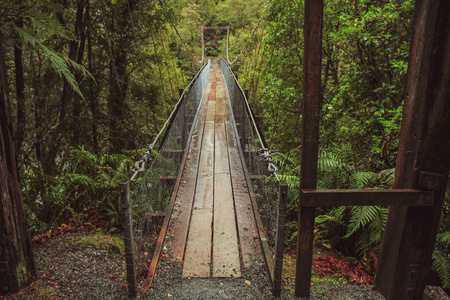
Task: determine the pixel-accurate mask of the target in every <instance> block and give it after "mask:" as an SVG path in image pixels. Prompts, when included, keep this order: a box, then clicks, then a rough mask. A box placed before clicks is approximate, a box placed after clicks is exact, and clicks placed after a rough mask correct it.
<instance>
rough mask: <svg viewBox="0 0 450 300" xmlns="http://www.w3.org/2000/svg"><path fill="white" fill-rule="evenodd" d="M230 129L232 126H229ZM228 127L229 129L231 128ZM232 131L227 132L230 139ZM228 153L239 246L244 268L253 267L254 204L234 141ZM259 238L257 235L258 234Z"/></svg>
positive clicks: (256, 244)
mask: <svg viewBox="0 0 450 300" xmlns="http://www.w3.org/2000/svg"><path fill="white" fill-rule="evenodd" d="M228 125H229V126H230V127H231V125H230V124H228ZM230 127H228V126H227V129H228V128H230ZM232 132H233V131H232V130H227V133H228V136H229V138H234V139H235V137H234V136H233V137H232V136H231V135H232ZM228 145H229V148H228V153H229V159H230V170H231V171H230V175H231V180H232V187H233V197H234V205H235V209H236V221H237V229H238V236H239V245H240V249H241V255H242V264H243V267H244V268H249V267H251V262H252V259H251V258H252V256H254V255H255V254H256V253H258V252H256V251H255V249H256V248H257V247H258V246H259V245H258V244H259V243H258V242H257V241H255V235H254V233H255V232H256V224H255V219H254V217H253V210H252V204H251V200H250V195H249V192H248V188H247V182H246V180H245V175H244V172H243V170H242V163H241V160H240V158H239V152H238V149H237V148H236V146H235V144H234V142H233V140H229V141H228ZM256 236H257V234H256Z"/></svg>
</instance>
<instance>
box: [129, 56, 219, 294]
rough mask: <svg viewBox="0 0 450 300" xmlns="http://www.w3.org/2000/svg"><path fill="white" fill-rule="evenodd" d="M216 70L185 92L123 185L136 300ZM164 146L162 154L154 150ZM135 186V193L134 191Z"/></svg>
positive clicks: (201, 72)
mask: <svg viewBox="0 0 450 300" xmlns="http://www.w3.org/2000/svg"><path fill="white" fill-rule="evenodd" d="M210 67H211V64H210V61H209V60H208V61H207V62H206V63H205V64H204V65H203V67H202V68H201V69H200V70H199V72H198V73H197V74H196V75H195V76H194V78H193V79H192V81H191V82H190V83H189V85H188V86H187V87H186V89H185V90H184V91H182V93H181V95H180V99H179V101H178V103H177V105H176V107H175V109H174V110H173V112H172V114H171V115H170V117H169V118H168V120H167V121H166V123H165V124H164V126H163V128H162V129H161V131H160V132H159V134H158V135H157V136H156V138H155V140H154V141H153V143H152V144H151V145H150V146H149V149H148V150H147V152H146V153H145V154H144V156H143V158H142V159H141V160H139V161H138V162H136V168H135V173H134V175H133V176H132V178H131V179H130V181H127V182H123V183H121V192H122V214H123V222H122V227H123V230H124V242H125V256H126V264H127V279H128V291H129V295H130V296H136V294H137V287H136V285H137V284H136V278H137V277H138V276H141V275H143V274H144V273H145V272H146V271H147V267H148V266H149V264H150V261H151V259H152V257H153V252H154V250H155V246H156V241H157V239H158V235H159V232H160V229H161V226H162V224H163V221H164V217H165V215H166V210H167V208H168V204H169V200H170V198H171V195H172V193H173V189H174V184H175V182H176V179H177V176H178V174H179V173H180V170H181V168H182V166H183V159H184V157H185V151H186V148H187V146H188V145H189V143H188V141H189V140H190V136H191V134H192V128H193V125H194V123H195V121H196V118H197V113H198V108H199V106H200V103H201V101H202V97H203V94H204V91H205V88H206V84H207V82H208V78H209V71H210ZM161 137H162V138H161ZM158 142H159V147H158V150H154V149H153V148H155V146H156V144H157V143H158ZM146 164H149V167H148V169H147V170H146V171H145V172H144V175H143V176H142V177H141V178H140V179H138V180H134V179H135V178H137V175H138V174H139V173H140V172H143V171H144V167H145V165H146ZM130 185H131V186H133V188H134V190H133V191H132V192H130V190H131V188H130Z"/></svg>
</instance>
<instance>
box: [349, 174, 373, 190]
mask: <svg viewBox="0 0 450 300" xmlns="http://www.w3.org/2000/svg"><path fill="white" fill-rule="evenodd" d="M375 178H376V174H375V173H374V172H356V173H354V174H352V175H351V177H350V188H351V189H364V188H367V187H368V186H369V185H370V184H371V183H372V182H373V181H374V180H375Z"/></svg>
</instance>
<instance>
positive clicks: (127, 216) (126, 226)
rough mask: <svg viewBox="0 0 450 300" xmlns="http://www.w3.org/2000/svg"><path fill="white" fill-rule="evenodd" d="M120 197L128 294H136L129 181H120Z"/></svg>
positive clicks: (130, 295) (132, 295) (134, 295)
mask: <svg viewBox="0 0 450 300" xmlns="http://www.w3.org/2000/svg"><path fill="white" fill-rule="evenodd" d="M120 197H121V200H122V228H123V241H124V246H125V264H126V269H127V282H128V296H129V297H133V298H134V297H136V296H137V285H136V263H135V260H134V253H133V248H134V247H133V242H134V241H133V221H132V220H131V205H130V204H131V199H130V181H123V182H121V183H120Z"/></svg>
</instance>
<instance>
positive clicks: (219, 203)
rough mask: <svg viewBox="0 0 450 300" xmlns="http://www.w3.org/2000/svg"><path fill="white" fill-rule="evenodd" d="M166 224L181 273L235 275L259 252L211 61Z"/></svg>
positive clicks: (229, 122) (231, 129) (223, 99)
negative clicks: (181, 175)
mask: <svg viewBox="0 0 450 300" xmlns="http://www.w3.org/2000/svg"><path fill="white" fill-rule="evenodd" d="M195 126H196V127H194V132H195V135H194V136H193V138H192V139H191V143H190V144H191V147H190V150H189V155H188V159H187V161H186V164H185V169H184V174H183V177H182V181H181V186H180V187H179V192H178V196H179V197H178V201H177V203H176V206H175V209H174V213H173V214H172V217H171V222H170V225H169V226H170V230H169V231H170V234H169V237H170V243H171V248H170V249H171V250H170V253H171V255H170V258H171V259H172V260H173V261H175V262H180V263H182V264H183V274H182V276H183V277H200V278H209V277H239V276H241V271H242V270H241V268H242V267H243V268H248V267H250V266H251V261H252V260H251V258H252V255H255V253H257V254H258V255H260V252H259V250H256V248H258V246H259V241H258V240H257V239H256V238H257V237H258V235H257V233H256V232H257V231H256V226H255V220H254V216H253V210H252V204H251V200H250V197H249V192H248V189H247V184H246V182H245V175H244V171H243V168H242V162H241V158H240V156H239V150H238V149H237V147H238V145H237V142H236V141H237V138H236V136H235V133H234V124H233V123H232V120H231V119H230V107H229V100H228V94H227V92H226V90H225V82H224V78H223V75H222V73H221V71H220V68H219V65H218V63H213V64H212V66H211V73H210V78H209V82H208V85H207V88H206V92H205V95H204V99H203V104H202V108H201V111H200V115H199V118H198V122H197V124H196V125H195Z"/></svg>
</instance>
